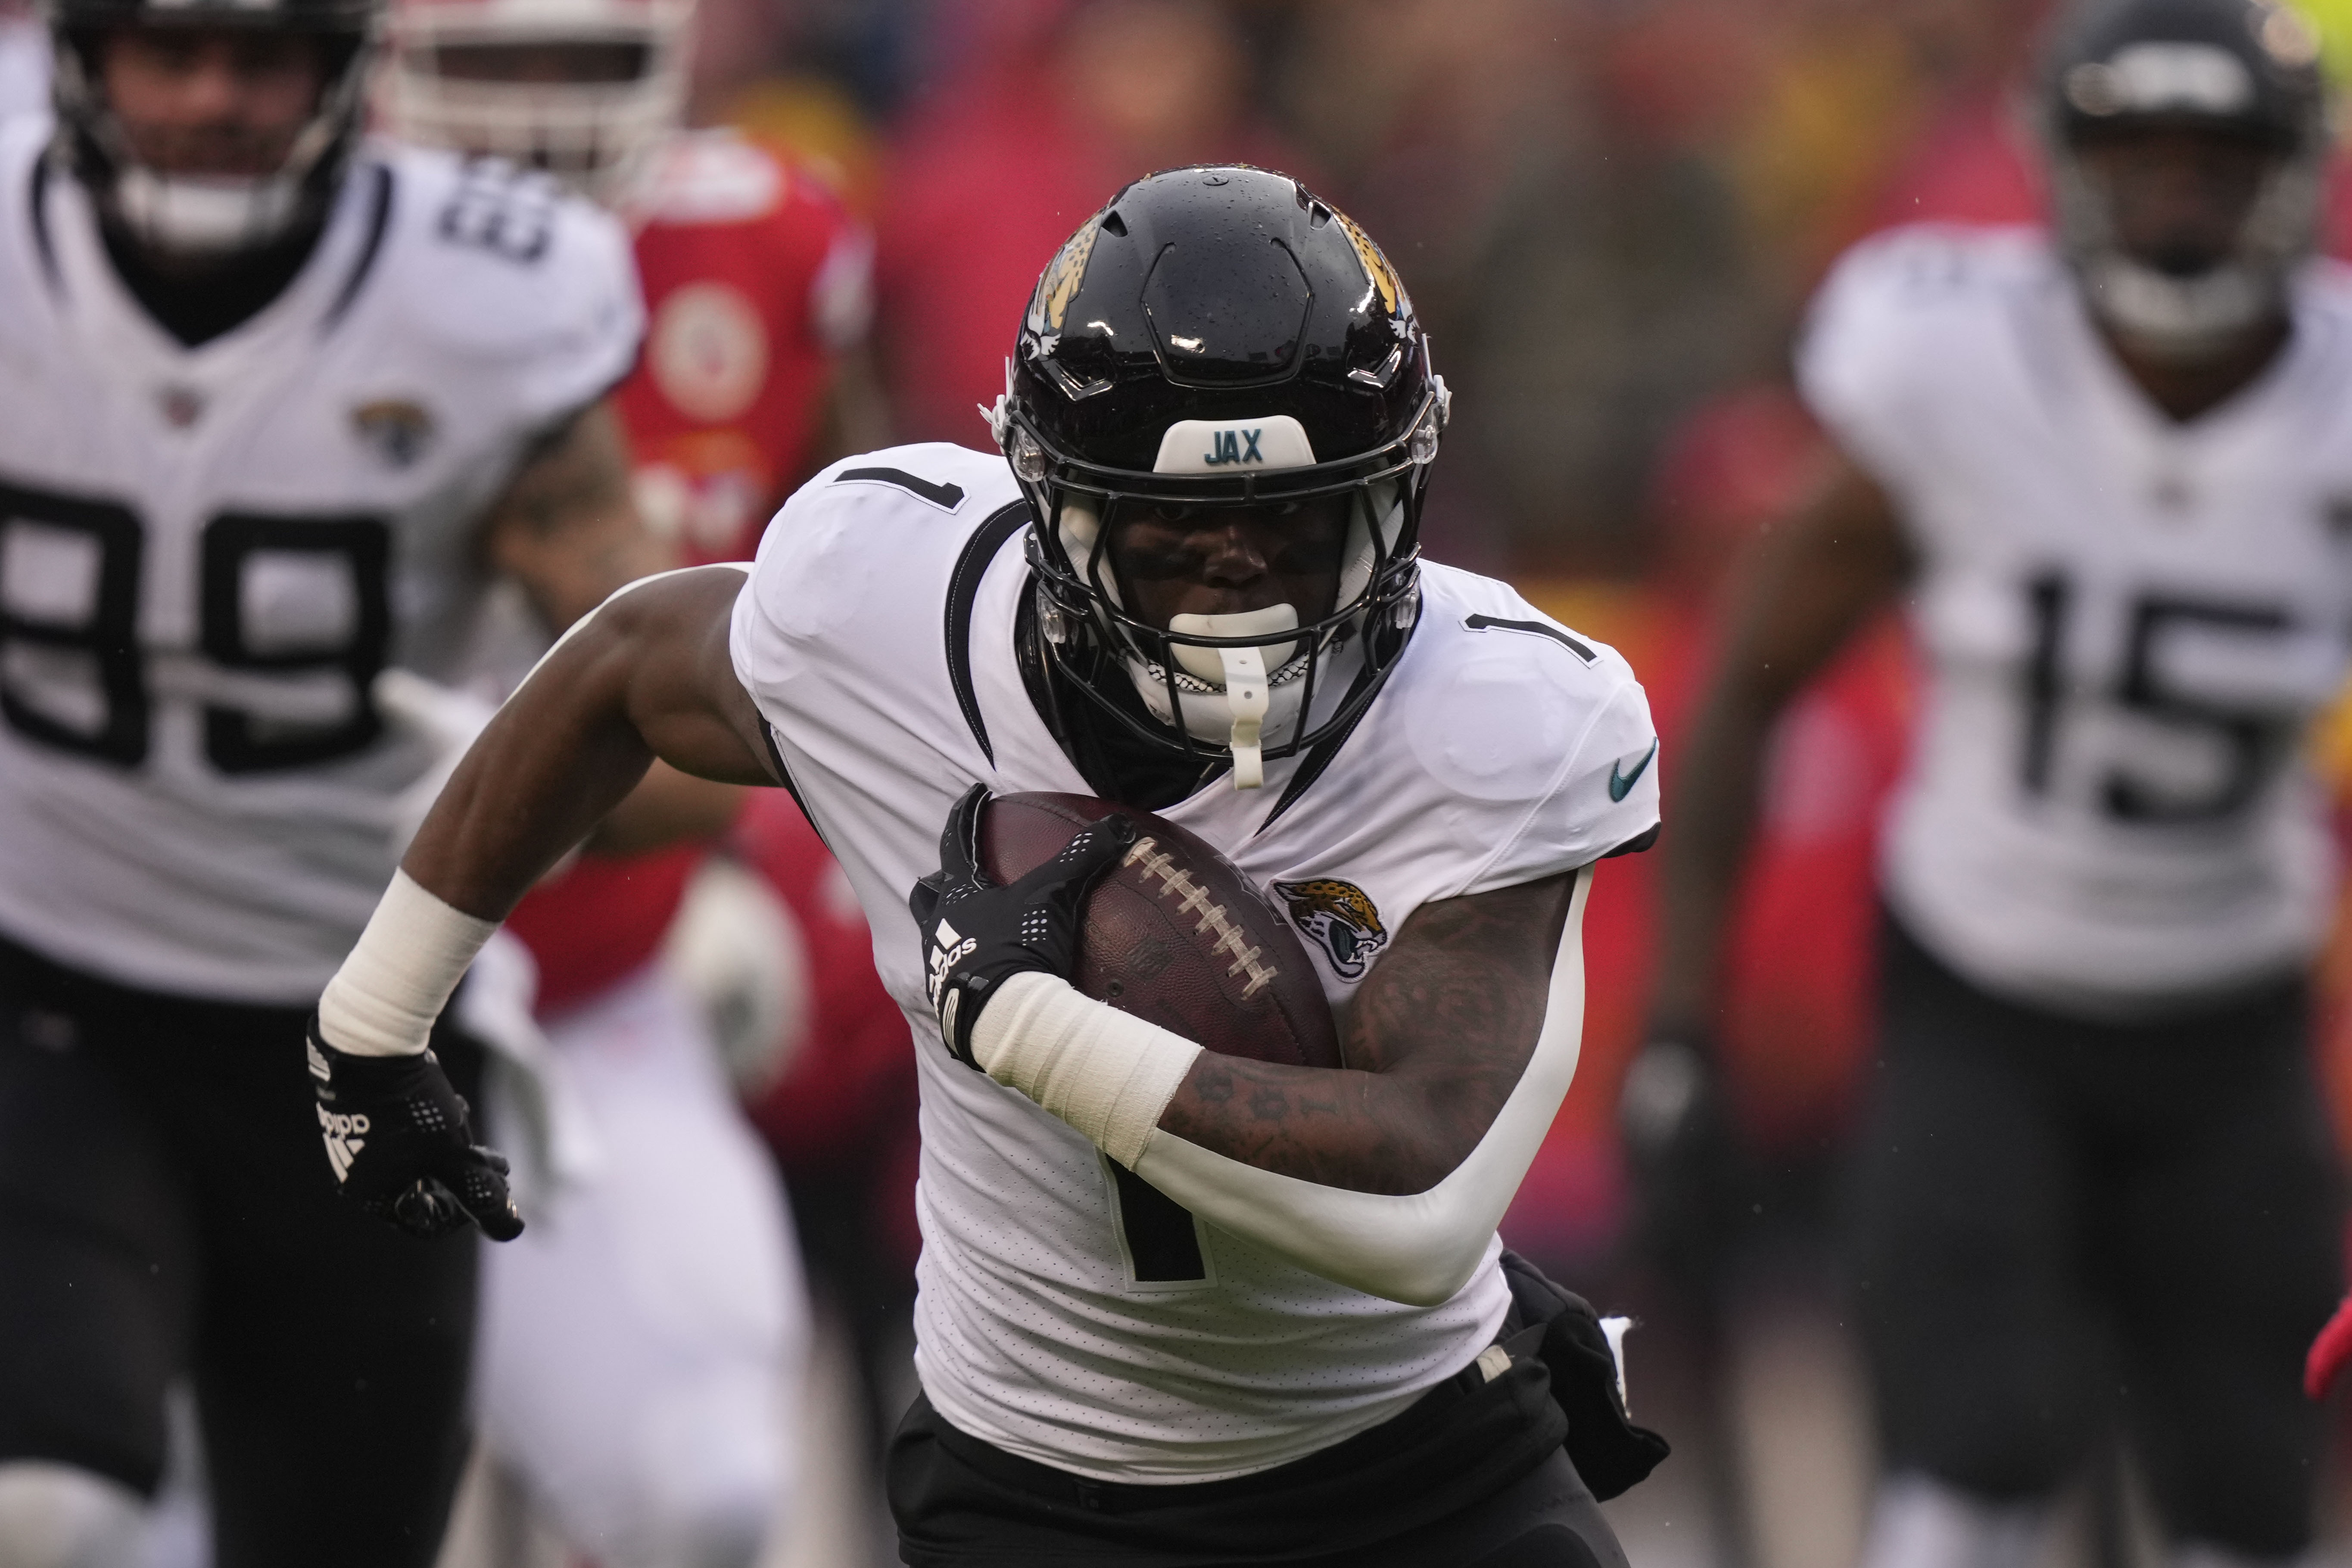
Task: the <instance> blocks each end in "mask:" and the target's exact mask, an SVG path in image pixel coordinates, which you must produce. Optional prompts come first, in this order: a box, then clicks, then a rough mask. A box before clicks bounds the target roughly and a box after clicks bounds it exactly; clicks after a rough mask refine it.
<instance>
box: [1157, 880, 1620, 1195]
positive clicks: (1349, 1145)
mask: <svg viewBox="0 0 2352 1568" xmlns="http://www.w3.org/2000/svg"><path fill="white" fill-rule="evenodd" d="M1574 885H1575V879H1574V877H1573V876H1572V875H1563V876H1558V877H1551V878H1548V879H1546V880H1545V881H1542V882H1537V883H1526V884H1524V885H1522V886H1519V887H1512V888H1504V889H1502V890H1500V891H1498V892H1495V893H1485V894H1476V895H1475V896H1473V897H1469V898H1454V899H1447V900H1445V901H1444V902H1442V903H1438V904H1424V905H1423V907H1422V908H1421V909H1419V910H1417V911H1415V912H1414V914H1413V915H1412V918H1411V919H1410V920H1408V921H1406V922H1405V925H1404V928H1403V929H1402V931H1400V932H1399V933H1398V934H1397V939H1396V942H1395V944H1394V945H1393V946H1391V948H1390V950H1389V952H1388V954H1387V955H1386V956H1384V957H1383V958H1381V961H1380V963H1378V964H1377V965H1375V966H1374V967H1373V969H1372V972H1371V974H1370V975H1369V976H1367V977H1365V980H1364V983H1363V986H1362V987H1361V988H1360V989H1359V990H1358V992H1357V994H1356V999H1355V1003H1354V1006H1353V1007H1351V1008H1350V1009H1349V1014H1348V1017H1347V1018H1346V1019H1344V1020H1343V1036H1344V1040H1345V1044H1346V1052H1347V1060H1348V1061H1349V1062H1351V1063H1353V1064H1354V1065H1353V1066H1351V1067H1349V1068H1347V1069H1342V1070H1337V1071H1323V1070H1318V1069H1314V1068H1304V1067H1284V1066H1279V1065H1276V1064H1275V1063H1273V1062H1264V1061H1250V1060H1248V1059H1246V1058H1244V1057H1235V1056H1219V1055H1215V1054H1213V1053H1209V1052H1204V1053H1202V1056H1201V1057H1200V1058H1199V1060H1197V1061H1195V1062H1194V1063H1193V1064H1192V1071H1191V1073H1189V1074H1188V1075H1187V1076H1186V1078H1185V1080H1184V1082H1183V1084H1182V1086H1181V1087H1180V1088H1179V1089H1178V1090H1177V1091H1176V1097H1175V1098H1174V1099H1173V1100H1171V1102H1169V1104H1168V1109H1167V1110H1166V1111H1165V1112H1163V1113H1161V1115H1160V1126H1161V1127H1162V1128H1164V1129H1166V1130H1167V1131H1168V1132H1171V1133H1173V1134H1176V1135H1177V1136H1178V1137H1181V1138H1185V1139H1188V1140H1190V1141H1191V1142H1192V1143H1196V1144H1199V1145H1202V1147H1204V1148H1209V1149H1213V1150H1215V1151H1216V1152H1217V1153H1219V1154H1222V1155H1229V1156H1231V1157H1232V1158H1234V1159H1237V1160H1241V1161H1244V1162H1245V1163H1246V1164H1249V1165H1254V1166H1259V1167H1260V1168H1262V1169H1265V1170H1270V1171H1276V1172H1279V1173H1280V1174H1282V1175H1284V1176H1297V1177H1299V1178H1301V1179H1302V1180H1306V1181H1312V1182H1317V1183H1320V1184H1321V1185H1323V1186H1340V1187H1349V1188H1352V1189H1354V1190H1356V1191H1358V1192H1378V1193H1412V1192H1423V1191H1425V1190H1427V1189H1428V1188H1430V1187H1432V1186H1435V1185H1436V1184H1437V1183H1438V1182H1440V1181H1442V1180H1444V1177H1445V1176H1446V1174H1447V1173H1448V1172H1450V1171H1451V1170H1453V1169H1454V1166H1457V1165H1459V1164H1461V1163H1462V1160H1463V1158H1464V1157H1465V1155H1468V1154H1469V1152H1470V1151H1471V1150H1472V1149H1474V1148H1475V1147H1476V1146H1477V1144H1478V1140H1479V1139H1480V1138H1481V1137H1483V1136H1484V1135H1485V1134H1486V1128H1487V1127H1488V1126H1489V1125H1490V1124H1492V1123H1493V1122H1494V1120H1495V1115H1496V1113H1497V1112H1499V1111H1500V1110H1501V1109H1502V1108H1503V1102H1504V1101H1505V1100H1507V1099H1508V1098H1509V1097H1510V1093H1511V1090H1512V1087H1513V1086H1514V1085H1516V1084H1517V1082H1518V1081H1519V1073H1520V1072H1521V1071H1522V1070H1524V1069H1525V1068H1526V1066H1527V1063H1528V1057H1529V1055H1531V1054H1532V1053H1533V1052H1534V1050H1535V1043H1536V1035H1537V1033H1538V1031H1539V1030H1541V1029H1542V1027H1543V1015H1544V1001H1545V997H1546V993H1547V990H1548V988H1549V981H1550V977H1551V964H1552V956H1553V954H1554V953H1555V951H1556V950H1557V948H1558V946H1559V934H1560V928H1561V925H1562V924H1563V923H1564V922H1565V921H1566V919H1567V915H1568V901H1569V895H1570V893H1571V892H1572V891H1573V889H1574Z"/></svg>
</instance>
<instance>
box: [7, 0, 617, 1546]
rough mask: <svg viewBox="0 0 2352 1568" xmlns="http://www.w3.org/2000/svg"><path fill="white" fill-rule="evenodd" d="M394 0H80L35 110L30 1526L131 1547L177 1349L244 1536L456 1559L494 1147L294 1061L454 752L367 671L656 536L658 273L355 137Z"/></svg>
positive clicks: (26, 935)
mask: <svg viewBox="0 0 2352 1568" xmlns="http://www.w3.org/2000/svg"><path fill="white" fill-rule="evenodd" d="M380 21H381V17H380V16H379V14H378V12H377V9H376V7H375V6H374V5H372V4H370V3H369V0H284V3H282V4H275V5H246V4H236V5H227V4H223V5H213V4H208V3H205V0H197V3H194V4H175V5H147V4H144V3H142V0H61V3H60V4H58V5H56V6H54V7H53V8H52V11H51V29H52V40H53V44H54V96H55V103H56V110H57V113H56V117H55V120H54V122H53V123H52V122H51V120H48V119H47V118H46V117H35V118H26V119H19V120H13V121H11V122H9V123H8V124H7V126H6V127H5V130H0V192H5V195H0V298H6V299H7V300H8V301H9V302H10V303H9V308H7V309H6V310H5V312H0V413H5V417H0V1559H5V1560H6V1561H7V1562H9V1563H11V1564H26V1565H31V1568H48V1565H51V1564H57V1565H64V1564H74V1565H76V1568H80V1565H92V1568H103V1565H106V1564H112V1563H123V1562H126V1561H129V1560H130V1553H131V1552H133V1551H135V1550H136V1547H137V1537H138V1535H139V1534H140V1532H141V1530H142V1518H141V1516H142V1506H143V1505H142V1497H143V1496H144V1495H146V1494H149V1493H151V1492H152V1489H153V1488H154V1486H155V1484H156V1480H157V1475H158V1471H159V1469H160V1467H161V1464H162V1458H163V1446H164V1400H165V1390H166V1387H167V1385H170V1384H171V1383H173V1382H174V1381H176V1380H178V1379H180V1378H183V1377H184V1378H186V1379H188V1380H189V1381H190V1382H191V1383H192V1384H193V1385H194V1391H195V1395H196V1403H197V1407H198V1413H199V1416H200V1417H201V1421H202V1425H203V1428H204V1434H205V1450H206V1457H207V1460H208V1468H209V1471H210V1476H211V1481H212V1509H211V1513H212V1517H213V1521H214V1525H215V1542H216V1555H217V1558H218V1560H219V1561H220V1562H221V1563H225V1564H230V1563H233V1564H239V1565H243V1564H264V1563H286V1564H296V1563H318V1562H320V1561H334V1562H337V1563H384V1564H419V1563H429V1562H430V1561H431V1560H432V1557H433V1554H434V1551H435V1548H436V1544H437V1542H438V1541H439V1538H440V1534H441V1531H442V1526H443V1521H444V1519H445V1517H446V1511H447V1505H448V1500H449V1496H450V1491H451V1488H452V1487H453V1485H454V1483H455V1480H456V1477H457V1468H458V1466H459V1464H460V1462H461V1461H462V1459H463V1457H464V1453H465V1431H464V1422H463V1398H464V1392H465V1385H466V1375H467V1346H468V1342H469V1340H470V1337H471V1329H472V1320H473V1315H474V1289H475V1284H474V1275H475V1250H474V1241H473V1238H472V1237H471V1236H470V1234H465V1233H463V1232H465V1230H466V1228H467V1225H468V1223H469V1219H470V1220H478V1221H479V1223H480V1224H481V1226H482V1228H484V1229H485V1230H487V1231H488V1232H489V1233H490V1234H492V1235H495V1236H501V1237H504V1236H510V1235H512V1234H513V1233H514V1231H515V1229H516V1228H517V1224H518V1221H517V1219H516V1217H515V1215H514V1212H513V1210H512V1208H511V1206H510V1205H509V1202H508V1200H507V1197H506V1193H505V1188H504V1186H503V1183H502V1181H501V1179H500V1174H499V1165H498V1163H497V1162H495V1161H494V1160H492V1159H491V1158H489V1157H488V1155H481V1154H478V1153H475V1152H469V1151H468V1149H467V1147H466V1143H467V1132H468V1129H467V1111H466V1108H465V1107H464V1106H463V1105H462V1104H461V1103H459V1102H458V1101H457V1099H456V1098H455V1097H454V1096H452V1095H451V1093H450V1092H449V1090H448V1087H447V1084H446V1082H445V1081H444V1080H443V1078H442V1077H441V1075H440V1074H439V1073H438V1072H432V1073H426V1072H420V1071H415V1069H414V1068H412V1069H411V1070H410V1071H405V1072H394V1073H384V1074H379V1075H377V1076H376V1077H375V1079H374V1080H373V1081H372V1082H353V1081H352V1080H351V1079H349V1078H347V1079H346V1080H345V1081H344V1082H343V1083H342V1084H341V1098H340V1101H339V1103H338V1104H337V1106H336V1107H335V1108H334V1109H333V1110H332V1111H331V1112H329V1111H322V1110H321V1109H320V1107H318V1106H317V1105H316V1104H315V1103H309V1104H306V1103H304V1099H303V1097H302V1096H300V1095H299V1094H289V1091H288V1087H287V1082H286V1079H287V1072H288V1068H289V1064H290V1063H292V1062H294V1061H299V1060H302V1059H303V1056H304V1050H303V1044H302V1035H303V1019H304V1016H305V1013H306V1012H307V1010H308V1007H309V1000H308V998H310V993H311V992H312V990H313V989H314V988H315V987H316V986H317V985H318V984H319V983H320V979H321V978H322V977H323V976H324V975H326V974H328V973H330V972H331V970H332V967H333V965H334V962H335V959H336V957H337V956H338V955H339V954H340V953H341V951H342V950H343V949H344V948H345V947H346V946H348V944H349V942H350V940H351V938H352V935H353V934H354V933H355V932H356V931H357V930H358V929H359V927H360V926H361V925H362V924H363V922H364V920H365V917H366V913H367V910H368V908H369V907H370V906H371V905H372V904H373V902H374V900H375V898H376V897H377V895H378V894H379V893H380V891H381V889H382V888H383V885H384V883H385V882H386V880H387V878H388V877H389V876H390V875H391V873H392V870H393V860H394V854H395V853H396V851H395V850H394V846H393V835H394V831H395V829H396V826H397V821H398V818H399V815H400V806H399V800H400V797H401V796H402V794H403V793H404V791H406V790H408V789H412V788H413V787H414V786H415V784H416V783H417V781H418V780H419V779H422V778H425V777H426V776H428V775H429V772H430V770H431V768H432V767H433V764H434V760H435V756H434V753H435V743H434V741H433V739H432V737H429V736H426V735H425V734H423V733H420V732H419V731H417V730H415V728H413V727H409V726H407V725H404V723H402V722H399V720H398V719H397V717H396V716H390V715H388V714H387V712H386V711H385V710H384V709H383V707H381V706H379V703H378V700H377V697H376V695H375V684H376V677H377V676H378V674H379V673H380V672H382V671H383V670H384V668H385V667H386V666H387V665H388V664H394V663H397V664H407V665H410V666H412V667H414V668H415V669H417V670H421V671H423V672H425V673H426V674H432V675H437V676H441V677H444V678H446V677H448V676H451V675H454V674H457V673H458V672H459V671H461V670H463V669H465V668H466V667H467V663H468V661H469V659H470V658H471V657H472V653H473V648H474V646H475V644H476V643H477V640H478V634H479V633H480V632H482V630H483V628H484V626H485V623H486V622H487V621H488V618H489V616H488V605H489V604H490V602H491V595H490V594H489V592H488V590H489V588H490V585H491V581H492V577H493V573H494V570H505V571H507V572H509V574H511V575H513V576H514V577H515V578H516V579H517V580H519V581H520V583H521V584H522V586H523V587H524V588H525V589H526V590H527V591H528V592H529V594H530V597H531V598H532V599H534V600H535V601H539V603H540V604H541V608H542V611H543V612H545V613H547V614H549V615H550V616H551V617H553V616H558V615H561V614H562V613H563V612H562V608H561V606H562V605H563V604H564V603H566V602H567V601H571V600H572V599H573V598H574V597H575V596H580V597H585V598H586V599H587V601H588V602H589V603H593V602H594V599H595V597H598V596H601V594H602V593H603V592H604V591H609V590H610V589H611V588H612V587H614V586H617V585H618V584H619V583H620V582H623V581H625V580H628V579H629V578H630V577H633V576H635V575H636V574H637V573H638V572H639V571H641V570H645V569H646V566H647V565H649V564H652V558H650V557H648V556H647V555H646V552H645V549H644V546H645V538H644V535H643V533H642V530H641V528H640V526H639V524H638V520H637V517H636V515H635V509H634V507H632V506H631V504H630V500H629V497H628V491H627V478H626V470H625V464H624V462H623V460H622V447H621V444H620V441H619V439H618V434H617V425H616V423H615V421H614V417H613V414H612V413H611V411H610V410H609V409H608V408H607V407H606V406H605V405H604V394H605V392H607V390H608V389H609V388H610V387H611V386H612V385H613V384H614V382H616V381H617V380H618V379H619V378H620V377H621V375H622V374H623V373H624V372H625V371H626V370H627V369H628V367H629V364H630V362H631V361H632V359H633V357H634V355H635V349H636V343H637V340H638V336H639V330H640V326H641V321H642V314H641V310H640V308H639V304H638V299H637V292H636V287H635V277H634V275H633V272H632V269H631V267H630V263H629V256H628V250H627V242H626V237H625V235H624V234H623V233H622V232H621V230H620V228H619V226H618V225H615V224H614V223H613V222H612V221H611V220H610V219H608V218H606V217H604V215H603V214H599V213H597V212H596V211H595V210H594V209H593V208H592V207H590V206H588V205H586V204H582V203H578V202H574V201H572V200H570V199H567V198H565V197H563V196H562V195H561V194H560V193H558V192H557V191H556V190H555V189H554V188H553V187H551V185H550V184H548V183H546V182H545V181H543V180H539V179H535V178H524V177H520V176H518V175H516V174H515V173H514V172H512V171H510V170H499V169H495V168H488V167H466V166H462V165H461V164H460V163H459V162H457V160H455V159H453V158H449V157H446V156H445V155H441V154H425V153H414V152H395V151H393V150H390V149H387V148H381V147H376V146H373V145H365V144H362V140H361V137H360V131H359V125H360V110H361V105H362V92H363V84H364V80H365V76H366V71H367V67H368V63H369V57H370V53H371V46H372V43H373V37H374V35H375V33H376V30H377V28H378V26H379V24H380ZM446 1049H447V1051H448V1061H447V1065H448V1067H449V1069H450V1071H451V1073H452V1074H453V1075H454V1076H456V1077H457V1078H458V1079H459V1080H460V1081H462V1082H470V1081H471V1080H472V1078H473V1076H474V1073H475V1069H476V1066H477V1065H478V1057H477V1056H476V1053H475V1051H473V1049H472V1048H471V1046H470V1045H469V1044H467V1042H465V1041H462V1040H457V1039H454V1038H451V1039H449V1040H447V1041H446ZM298 1107H299V1109H300V1110H301V1111H302V1112H303V1113H305V1114H308V1115H310V1117H311V1124H310V1130H309V1134H308V1135H306V1136H301V1137H296V1136H293V1135H291V1134H292V1133H293V1131H294V1123H293V1122H292V1121H290V1120H289V1118H290V1117H291V1116H292V1115H293V1113H294V1112H295V1110H296V1109H297V1108H298ZM425 1129H433V1130H436V1131H438V1132H439V1133H442V1134H448V1135H451V1136H453V1137H454V1138H455V1139H456V1142H455V1143H453V1144H451V1145H448V1147H447V1149H446V1158H443V1159H441V1160H438V1161H436V1163H434V1165H433V1167H432V1169H431V1170H430V1171H429V1172H427V1171H425V1170H424V1169H423V1168H422V1167H416V1168H412V1169H411V1170H410V1171H409V1172H408V1173H407V1175H406V1176H405V1177H404V1179H402V1180H401V1181H399V1182H389V1181H384V1180H382V1179H379V1177H378V1176H377V1174H376V1173H377V1172H378V1171H379V1170H380V1169H381V1165H380V1161H381V1158H382V1155H383V1152H384V1151H385V1150H386V1149H387V1148H390V1149H394V1150H397V1149H399V1148H401V1147H403V1146H404V1145H410V1144H413V1142H414V1140H415V1138H416V1137H417V1136H419V1135H420V1134H421V1133H422V1131H423V1130H425ZM321 1138H323V1140H324V1146H323V1147H322V1146H321ZM339 1186H341V1188H342V1190H343V1194H344V1197H350V1198H355V1199H357V1200H358V1201H356V1202H350V1201H344V1197H338V1187H339ZM370 1211H373V1212H370ZM386 1219H389V1220H391V1221H393V1222H394V1223H393V1224H392V1225H387V1224H385V1223H384V1221H385V1220H386ZM403 1231H406V1232H408V1234H403V1233H402V1232H403Z"/></svg>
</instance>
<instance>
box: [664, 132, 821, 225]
mask: <svg viewBox="0 0 2352 1568" xmlns="http://www.w3.org/2000/svg"><path fill="white" fill-rule="evenodd" d="M793 184H794V181H793V177H792V175H791V173H790V172H788V171H787V170H786V168H785V166H784V162H783V160H782V159H780V158H778V157H777V156H776V155H775V154H774V153H772V152H769V151H768V150H767V149H766V148H764V147H761V146H760V145H759V144H758V143H757V142H754V141H751V140H750V139H749V138H747V137H745V136H743V135H741V134H740V133H739V132H737V131H728V130H712V131H681V132H679V133H678V134H677V135H676V136H673V137H671V138H669V139H668V140H667V141H666V142H664V143H663V145H662V146H661V148H660V149H659V151H657V152H656V153H655V154H654V156H653V158H652V159H651V160H650V162H648V164H647V166H646V172H645V173H644V175H643V176H642V177H641V178H640V179H639V180H638V181H637V183H636V188H635V192H634V193H633V194H632V196H631V198H630V200H629V203H628V210H629V214H630V216H631V217H633V218H634V219H635V220H636V221H637V222H638V223H639V224H641V225H645V226H646V227H648V228H651V227H656V226H667V225H704V224H752V223H757V222H759V221H760V220H761V219H762V218H765V217H769V216H771V215H772V214H776V213H778V212H780V211H782V208H783V206H784V200H785V197H786V195H787V194H788V193H790V192H791V190H792V188H793Z"/></svg>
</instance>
